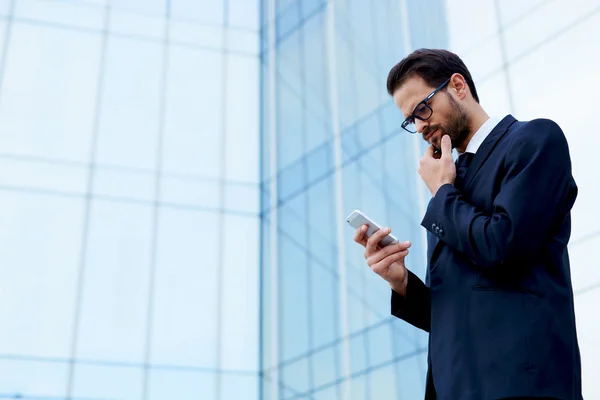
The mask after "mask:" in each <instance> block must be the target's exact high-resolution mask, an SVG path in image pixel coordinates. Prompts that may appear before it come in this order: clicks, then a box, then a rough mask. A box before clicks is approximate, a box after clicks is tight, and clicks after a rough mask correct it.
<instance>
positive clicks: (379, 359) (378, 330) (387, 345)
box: [368, 323, 394, 367]
mask: <svg viewBox="0 0 600 400" xmlns="http://www.w3.org/2000/svg"><path fill="white" fill-rule="evenodd" d="M368 342H369V363H370V365H369V367H374V366H377V365H381V364H384V363H386V362H389V361H390V360H391V359H392V358H393V355H394V351H393V349H392V344H391V332H390V325H389V323H384V324H381V325H379V326H376V327H374V328H373V329H369V333H368Z"/></svg>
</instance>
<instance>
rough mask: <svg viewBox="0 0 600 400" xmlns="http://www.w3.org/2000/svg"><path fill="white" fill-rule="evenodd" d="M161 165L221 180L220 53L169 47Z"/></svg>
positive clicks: (221, 67) (175, 170)
mask: <svg viewBox="0 0 600 400" xmlns="http://www.w3.org/2000/svg"><path fill="white" fill-rule="evenodd" d="M169 57H170V61H169V76H168V89H167V92H168V99H167V115H166V121H165V137H164V143H163V164H162V165H163V168H164V169H165V170H168V171H172V172H181V173H186V174H189V173H193V174H199V175H202V176H204V177H207V178H217V179H221V178H222V177H221V173H222V171H221V162H220V157H221V140H223V131H222V122H223V121H222V105H223V101H222V96H223V93H222V91H223V82H222V80H223V79H224V76H223V55H222V54H218V53H212V52H207V51H194V50H189V49H187V48H172V49H171V52H170V55H169Z"/></svg>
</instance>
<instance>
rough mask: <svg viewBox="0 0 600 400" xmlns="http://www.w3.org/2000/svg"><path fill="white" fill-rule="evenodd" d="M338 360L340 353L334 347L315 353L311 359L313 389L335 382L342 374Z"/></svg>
mask: <svg viewBox="0 0 600 400" xmlns="http://www.w3.org/2000/svg"><path fill="white" fill-rule="evenodd" d="M338 362H339V357H338V354H337V353H336V352H335V348H332V347H328V348H326V349H325V350H323V351H319V352H317V353H314V354H313V356H312V361H311V365H312V382H313V389H314V388H318V387H321V386H325V385H327V384H330V383H331V382H335V380H336V379H337V378H338V376H339V375H341V368H340V366H339V364H338Z"/></svg>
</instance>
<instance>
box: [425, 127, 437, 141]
mask: <svg viewBox="0 0 600 400" xmlns="http://www.w3.org/2000/svg"><path fill="white" fill-rule="evenodd" d="M436 132H437V129H436V130H434V131H431V132H429V133H428V134H427V136H425V140H426V141H428V142H429V139H431V137H432V136H433V134H434V133H436Z"/></svg>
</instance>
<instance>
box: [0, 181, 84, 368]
mask: <svg viewBox="0 0 600 400" xmlns="http://www.w3.org/2000/svg"><path fill="white" fill-rule="evenodd" d="M0 208H1V209H4V210H10V212H5V213H1V214H0V223H1V224H2V226H5V227H9V229H3V230H1V231H0V232H1V233H0V257H1V258H0V282H3V283H2V304H4V305H5V306H4V307H1V308H0V325H2V326H12V327H15V329H1V330H0V354H2V353H4V354H7V353H8V354H27V355H35V356H42V357H63V358H66V357H70V352H71V344H72V343H71V341H72V339H73V337H72V335H73V310H74V308H75V301H76V298H75V296H74V294H75V293H76V292H77V284H78V283H77V277H78V271H79V268H80V263H81V251H82V250H81V245H82V234H83V232H82V226H83V221H82V217H83V213H84V202H83V199H80V198H70V197H63V196H50V195H41V194H35V193H27V192H19V191H3V192H0ZM32 227H35V229H33V228H32ZM32 249H34V250H35V251H33V250H32Z"/></svg>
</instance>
